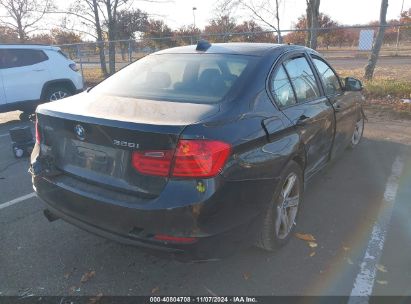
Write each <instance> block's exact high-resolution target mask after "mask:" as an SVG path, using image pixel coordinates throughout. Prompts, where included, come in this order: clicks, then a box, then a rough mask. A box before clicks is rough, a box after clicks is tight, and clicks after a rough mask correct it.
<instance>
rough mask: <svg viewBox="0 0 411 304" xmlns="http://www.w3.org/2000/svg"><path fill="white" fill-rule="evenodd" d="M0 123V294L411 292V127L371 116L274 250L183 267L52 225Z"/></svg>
mask: <svg viewBox="0 0 411 304" xmlns="http://www.w3.org/2000/svg"><path fill="white" fill-rule="evenodd" d="M17 117H18V113H17V112H14V113H8V114H0V295H15V296H22V297H24V296H29V295H36V296H37V295H60V296H65V295H96V294H104V295H152V294H155V295H164V294H166V295H345V296H350V295H354V296H355V295H370V294H372V295H411V263H410V252H411V221H410V220H409V219H410V217H411V204H410V203H411V122H409V121H408V122H405V121H403V122H400V121H395V122H390V121H381V120H376V119H370V121H369V122H368V124H367V125H366V129H365V134H364V138H363V141H362V143H361V144H360V145H359V146H358V147H357V148H356V149H355V150H354V151H347V152H346V153H345V154H344V155H343V156H342V157H341V158H340V159H339V160H338V161H337V162H334V163H332V164H331V165H330V166H328V167H327V168H326V169H324V171H323V172H322V173H321V174H320V175H318V176H316V177H315V178H314V179H313V180H312V182H311V183H310V184H309V187H308V189H307V191H306V193H305V198H304V205H303V207H302V209H301V210H300V217H299V220H298V222H297V231H298V232H301V233H310V234H312V235H313V236H314V237H315V239H316V241H315V244H317V246H316V247H315V245H313V244H311V245H312V247H310V246H309V244H308V242H306V241H304V240H301V239H297V238H293V239H292V240H291V241H290V243H289V244H287V245H286V246H285V247H284V248H282V250H280V251H278V252H275V253H266V252H263V251H261V250H258V249H256V248H249V249H246V250H243V251H241V252H238V253H237V254H236V255H234V256H232V257H229V258H226V259H224V260H221V261H216V262H207V263H180V262H177V261H174V260H170V259H164V258H159V257H155V256H152V255H149V254H147V253H145V252H143V251H141V250H140V249H138V248H134V247H129V246H124V245H120V244H117V243H115V242H112V241H108V240H105V239H102V238H100V237H97V236H94V235H91V234H89V233H87V232H84V231H82V230H80V229H78V228H76V227H74V226H71V225H69V224H67V223H65V222H63V221H61V220H59V221H55V222H53V223H49V222H48V221H47V220H46V218H45V217H44V216H43V214H42V210H43V206H42V203H41V201H40V200H39V199H38V198H36V197H35V196H34V195H33V194H32V193H33V190H32V187H31V180H30V176H29V174H28V173H27V169H28V160H27V159H23V160H16V159H15V158H14V157H13V155H12V153H11V148H10V138H9V136H8V129H9V128H11V127H13V126H17V125H24V124H27V125H30V124H32V123H21V122H20V121H18V118H17Z"/></svg>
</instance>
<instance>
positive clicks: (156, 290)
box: [151, 287, 160, 293]
mask: <svg viewBox="0 0 411 304" xmlns="http://www.w3.org/2000/svg"><path fill="white" fill-rule="evenodd" d="M159 290H160V287H154V288H153V289H151V293H157V292H158V291H159Z"/></svg>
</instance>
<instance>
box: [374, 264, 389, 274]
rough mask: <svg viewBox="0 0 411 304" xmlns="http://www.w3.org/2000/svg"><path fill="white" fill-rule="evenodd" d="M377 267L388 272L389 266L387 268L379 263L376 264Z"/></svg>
mask: <svg viewBox="0 0 411 304" xmlns="http://www.w3.org/2000/svg"><path fill="white" fill-rule="evenodd" d="M375 268H377V269H378V270H379V271H381V272H387V268H385V266H384V265H381V264H377V265H375Z"/></svg>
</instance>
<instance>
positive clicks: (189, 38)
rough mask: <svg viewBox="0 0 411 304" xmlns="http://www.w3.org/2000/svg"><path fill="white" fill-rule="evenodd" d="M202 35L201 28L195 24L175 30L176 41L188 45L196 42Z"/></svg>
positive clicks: (178, 43)
mask: <svg viewBox="0 0 411 304" xmlns="http://www.w3.org/2000/svg"><path fill="white" fill-rule="evenodd" d="M200 35H201V31H200V29H198V28H196V27H194V25H189V26H182V27H180V28H179V29H178V30H176V31H174V32H173V36H174V41H175V42H176V44H177V45H188V44H194V43H196V40H197V38H196V37H199V36H200Z"/></svg>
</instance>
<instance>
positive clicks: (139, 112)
mask: <svg viewBox="0 0 411 304" xmlns="http://www.w3.org/2000/svg"><path fill="white" fill-rule="evenodd" d="M361 88H362V86H361V82H360V81H358V80H356V79H354V78H347V79H346V80H345V82H342V81H341V80H340V78H339V77H338V75H337V73H336V72H335V70H334V69H333V68H332V67H331V65H330V64H329V63H327V61H326V60H324V58H322V57H321V55H320V54H319V53H317V52H316V51H313V50H311V49H308V48H305V47H301V46H295V45H275V44H257V43H256V44H247V43H227V44H213V45H211V44H209V43H208V42H205V41H202V42H199V44H198V45H197V46H185V47H177V48H172V49H167V50H163V51H160V52H157V53H154V54H152V55H149V56H147V57H145V58H143V59H141V60H139V61H137V62H135V63H133V64H131V65H129V66H127V67H126V68H124V69H122V70H121V71H119V72H118V73H116V74H115V75H113V76H112V77H110V78H108V79H106V80H105V81H103V82H102V83H100V84H99V85H97V86H96V87H94V88H93V89H91V90H90V91H89V92H87V93H82V94H80V95H77V96H74V97H69V98H67V99H64V100H61V101H60V100H59V101H57V102H53V103H48V104H44V105H41V106H39V107H38V108H37V125H36V130H37V136H36V138H37V139H36V140H37V144H36V146H35V150H34V152H33V153H32V156H31V162H32V167H31V171H32V174H33V185H34V189H35V191H36V193H37V195H38V196H39V197H40V198H41V199H42V200H43V201H44V202H45V205H46V211H45V215H46V216H47V218H48V219H49V220H51V221H52V220H55V219H57V218H62V219H64V220H66V221H67V222H69V223H72V224H74V225H76V226H78V227H80V228H83V229H85V230H88V231H90V232H93V233H95V234H98V235H101V236H104V237H107V238H110V239H113V240H117V241H121V242H124V243H127V244H133V245H137V246H141V247H147V248H152V249H157V250H161V251H166V252H169V253H172V254H175V255H176V256H178V257H180V258H183V257H188V258H190V259H211V258H217V257H222V256H225V255H226V254H230V253H232V252H235V251H236V250H238V249H239V248H242V246H245V245H249V244H254V243H257V244H258V245H259V246H260V247H262V248H264V249H266V250H274V249H276V248H278V247H280V246H281V245H283V244H285V243H286V241H287V240H288V239H289V238H290V236H291V235H292V232H293V230H294V228H295V225H296V219H297V214H298V210H299V207H300V205H301V204H302V203H303V202H302V197H303V190H304V185H307V181H308V180H309V179H310V178H311V177H312V176H313V175H314V174H315V173H317V172H319V171H320V170H321V169H322V168H323V167H324V166H325V165H326V164H327V163H329V162H330V160H332V159H334V158H336V157H337V156H338V155H339V154H341V153H342V152H343V151H344V150H345V149H346V148H347V147H355V146H356V145H358V143H359V142H360V139H361V136H362V133H363V129H364V116H363V112H362V106H361V104H362V95H361V93H360V91H361Z"/></svg>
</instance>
